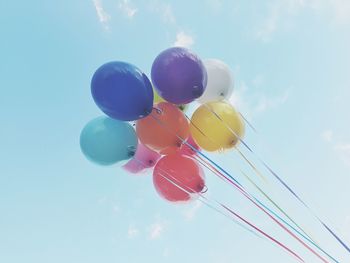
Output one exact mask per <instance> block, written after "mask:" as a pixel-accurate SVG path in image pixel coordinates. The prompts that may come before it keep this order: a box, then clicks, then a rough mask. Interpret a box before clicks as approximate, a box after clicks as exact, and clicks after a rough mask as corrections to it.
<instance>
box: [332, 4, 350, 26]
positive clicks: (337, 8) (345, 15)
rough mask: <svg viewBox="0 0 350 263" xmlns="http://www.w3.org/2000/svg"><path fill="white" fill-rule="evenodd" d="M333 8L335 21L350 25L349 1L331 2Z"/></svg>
mask: <svg viewBox="0 0 350 263" xmlns="http://www.w3.org/2000/svg"><path fill="white" fill-rule="evenodd" d="M329 2H330V4H331V6H332V7H333V12H334V16H335V21H336V22H337V23H339V24H349V23H350V1H349V0H329Z"/></svg>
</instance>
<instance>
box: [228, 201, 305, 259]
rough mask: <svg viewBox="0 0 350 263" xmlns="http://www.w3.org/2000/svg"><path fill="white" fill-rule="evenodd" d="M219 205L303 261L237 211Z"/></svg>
mask: <svg viewBox="0 0 350 263" xmlns="http://www.w3.org/2000/svg"><path fill="white" fill-rule="evenodd" d="M221 206H222V207H223V208H225V209H226V210H227V211H229V212H230V213H232V214H233V215H234V216H236V217H238V218H239V219H241V220H242V221H243V222H245V223H246V224H248V225H250V226H251V227H253V228H254V229H256V230H257V231H258V232H259V233H261V234H263V235H264V236H266V237H267V238H269V239H271V240H272V241H274V242H275V243H276V244H278V245H279V246H281V247H283V248H284V249H285V250H287V251H288V252H289V253H291V254H292V255H293V256H295V257H296V258H297V259H299V261H301V262H305V261H304V260H303V259H302V258H301V257H300V256H299V255H298V254H296V253H295V252H294V251H292V250H291V249H289V248H288V247H286V246H285V245H283V244H282V243H281V242H279V241H278V240H276V239H275V238H273V237H271V236H270V235H268V234H266V233H265V232H263V231H262V230H260V229H259V228H257V227H256V226H254V225H252V224H251V223H250V222H248V221H247V220H245V219H244V218H242V217H241V216H240V215H238V214H237V213H235V212H234V211H233V210H232V209H230V208H228V207H227V206H225V205H223V204H221Z"/></svg>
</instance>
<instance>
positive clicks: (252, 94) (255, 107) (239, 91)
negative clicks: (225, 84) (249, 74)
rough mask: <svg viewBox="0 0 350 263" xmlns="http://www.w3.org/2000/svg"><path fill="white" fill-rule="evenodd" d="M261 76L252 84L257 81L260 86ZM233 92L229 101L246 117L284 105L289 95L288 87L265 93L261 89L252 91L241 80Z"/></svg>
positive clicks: (252, 116) (251, 117)
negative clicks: (281, 90)
mask: <svg viewBox="0 0 350 263" xmlns="http://www.w3.org/2000/svg"><path fill="white" fill-rule="evenodd" d="M262 79H263V76H260V75H259V78H257V79H254V80H253V81H252V83H253V85H255V84H254V83H255V82H258V83H259V85H257V86H260V85H261V82H262ZM237 86H238V87H237V88H236V90H235V92H234V93H233V95H232V96H231V98H230V102H231V103H232V104H233V105H235V106H236V107H237V108H238V109H239V110H240V111H242V112H243V113H244V114H245V115H246V116H247V117H248V118H250V119H253V118H254V117H256V116H257V115H260V114H262V113H264V112H267V111H269V110H274V109H277V108H279V107H281V106H282V105H284V104H285V103H286V102H287V101H288V99H289V97H290V89H285V90H284V92H282V93H280V94H276V95H266V94H265V93H263V92H261V91H252V89H250V88H249V87H248V85H247V84H246V82H244V81H241V82H239V83H238V85H237Z"/></svg>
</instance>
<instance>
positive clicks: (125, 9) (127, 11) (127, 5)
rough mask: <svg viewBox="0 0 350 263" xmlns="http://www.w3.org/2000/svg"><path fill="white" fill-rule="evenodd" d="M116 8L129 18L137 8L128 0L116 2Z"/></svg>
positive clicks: (134, 13)
mask: <svg viewBox="0 0 350 263" xmlns="http://www.w3.org/2000/svg"><path fill="white" fill-rule="evenodd" d="M118 8H119V10H120V11H121V12H122V13H123V14H124V15H125V16H126V17H128V18H130V19H132V18H133V17H134V16H135V15H136V13H137V12H138V9H137V8H135V7H134V6H133V4H132V3H131V2H130V0H120V1H119V3H118Z"/></svg>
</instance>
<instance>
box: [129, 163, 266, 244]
mask: <svg viewBox="0 0 350 263" xmlns="http://www.w3.org/2000/svg"><path fill="white" fill-rule="evenodd" d="M134 159H135V161H136V162H138V163H139V164H141V165H144V162H142V161H141V160H138V159H137V158H134ZM158 169H159V170H161V171H162V172H163V173H165V174H167V175H168V176H169V177H171V178H172V179H173V180H176V181H177V182H179V181H178V180H177V179H176V178H174V177H173V176H171V175H170V174H169V173H168V172H166V171H165V170H164V169H162V168H159V167H158ZM161 176H162V177H163V178H164V176H163V175H161ZM165 179H166V180H168V181H169V179H168V178H165ZM171 183H172V184H174V185H175V186H177V187H178V188H180V189H181V190H182V191H184V192H186V193H187V194H189V195H193V193H190V192H188V191H186V189H184V188H183V187H180V186H179V185H176V184H175V183H174V182H171ZM188 188H189V189H190V190H192V189H191V188H190V187H188ZM207 191H208V187H207V186H206V191H205V192H202V194H203V193H206V192H207ZM192 192H195V191H194V190H192ZM206 199H207V201H208V202H206V201H203V200H202V199H199V201H200V202H202V203H203V204H205V205H206V206H208V207H209V208H211V209H213V210H215V211H216V212H218V213H220V214H222V215H223V216H225V217H227V218H228V219H230V220H231V221H233V222H234V223H236V224H237V225H239V226H240V227H242V228H243V229H245V230H247V231H248V232H250V233H252V234H254V235H255V236H257V237H259V238H261V237H260V236H259V235H258V234H257V233H256V232H254V231H252V230H251V229H249V228H247V227H246V226H245V225H243V224H242V223H240V222H238V221H237V220H236V219H234V218H232V217H229V216H227V215H226V214H225V213H223V212H222V211H221V210H219V209H218V208H216V207H214V206H213V205H211V204H210V203H209V201H210V200H209V199H208V198H206Z"/></svg>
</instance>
